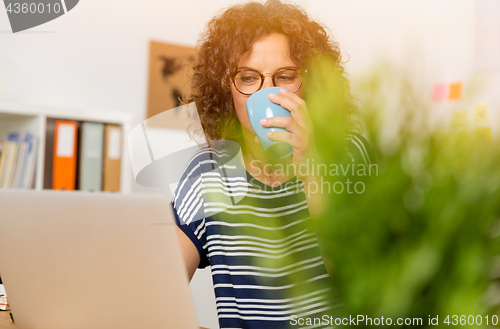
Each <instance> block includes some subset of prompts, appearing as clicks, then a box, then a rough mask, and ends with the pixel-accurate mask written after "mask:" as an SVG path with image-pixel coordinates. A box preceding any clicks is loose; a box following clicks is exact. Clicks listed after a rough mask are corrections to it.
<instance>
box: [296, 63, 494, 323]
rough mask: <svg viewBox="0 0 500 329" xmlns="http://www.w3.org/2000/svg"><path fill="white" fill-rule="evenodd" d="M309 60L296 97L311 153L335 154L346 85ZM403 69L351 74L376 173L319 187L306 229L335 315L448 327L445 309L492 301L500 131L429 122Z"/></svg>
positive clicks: (329, 159)
mask: <svg viewBox="0 0 500 329" xmlns="http://www.w3.org/2000/svg"><path fill="white" fill-rule="evenodd" d="M310 72H311V74H310V78H311V79H310V81H309V82H307V81H306V84H305V86H306V87H309V88H307V89H306V94H305V97H306V103H307V104H308V109H309V113H310V116H311V119H312V120H313V122H314V126H315V133H316V139H317V141H316V143H317V149H318V154H319V155H320V158H321V162H323V163H327V164H328V163H337V164H338V163H342V162H345V161H346V160H348V159H346V158H345V152H344V150H345V141H344V139H343V138H342V136H343V134H345V133H346V131H345V129H346V127H345V126H344V125H342V123H341V122H342V119H343V115H344V114H343V108H344V107H345V106H346V104H345V97H344V95H343V94H342V93H341V92H335V91H338V90H343V89H342V88H345V86H344V85H343V84H342V79H340V78H339V76H337V70H336V69H335V66H334V65H333V64H331V63H329V62H326V61H325V62H321V63H320V64H318V65H316V66H315V67H313V68H312V69H310ZM314 81H321V84H319V83H314ZM413 81H416V79H414V77H412V76H411V75H410V74H406V73H402V72H400V71H398V70H396V69H394V68H391V67H390V66H387V65H386V66H381V68H380V69H379V70H377V71H375V72H373V73H372V74H370V75H369V76H368V77H366V78H365V79H364V80H363V82H362V83H360V84H359V86H360V87H359V90H358V91H357V93H356V94H357V95H358V98H359V102H358V107H359V120H360V121H361V122H362V123H363V128H364V135H365V136H366V137H367V138H368V140H369V141H370V143H371V146H372V147H373V151H374V153H375V154H376V158H377V164H378V175H372V176H371V177H358V178H355V180H356V179H357V180H362V181H363V183H364V184H365V186H366V190H365V192H364V193H362V194H356V193H353V194H348V193H346V192H344V193H341V194H336V193H323V194H322V195H321V196H322V198H323V200H324V202H325V203H326V205H327V206H326V210H325V212H324V214H323V216H321V218H318V219H317V221H316V228H315V229H316V231H317V232H318V237H319V239H320V243H321V246H322V252H323V258H324V260H325V264H326V265H327V267H328V268H329V271H330V274H331V276H332V278H333V283H334V286H335V289H336V293H337V294H338V296H339V299H340V302H341V303H342V304H343V307H342V308H341V311H340V312H341V314H339V315H337V316H349V315H352V316H356V315H365V316H369V317H381V316H384V318H387V317H390V318H393V319H395V318H399V317H401V318H407V317H410V318H413V317H419V318H422V319H423V324H424V326H427V321H428V317H429V315H430V316H431V317H436V316H439V326H446V327H449V326H448V325H447V324H444V323H443V321H444V319H445V318H446V316H447V315H458V316H459V317H460V316H461V315H465V316H468V315H474V316H476V315H483V316H485V315H488V314H489V316H490V317H491V315H492V314H499V313H500V312H499V309H498V307H499V306H498V304H497V303H498V297H499V296H498V294H499V291H500V289H498V287H499V286H500V285H499V280H498V279H499V276H500V273H499V272H500V271H499V270H498V264H497V265H496V266H497V269H496V270H495V269H494V267H495V264H494V263H495V262H494V260H495V258H494V256H495V255H500V243H499V239H500V237H499V236H500V232H499V231H500V221H499V220H500V189H499V185H500V148H499V145H500V143H499V141H498V140H493V141H492V140H489V139H486V138H484V137H483V138H481V137H480V136H476V135H475V133H474V131H469V130H467V129H462V130H449V129H440V128H430V126H429V125H428V121H429V120H428V115H427V114H428V111H429V104H428V103H427V102H426V100H425V98H424V99H422V96H421V93H420V91H419V90H418V88H419V86H417V85H416V84H415V82H413ZM388 90H389V91H390V92H387V91H388ZM388 106H392V107H396V108H397V109H398V111H397V113H394V112H393V113H392V114H389V115H388V114H387V111H385V110H386V107H388ZM388 136H389V137H388ZM325 179H327V180H329V181H330V182H331V183H332V184H333V183H334V182H336V181H339V180H340V181H342V180H345V177H339V176H333V177H325ZM496 259H497V260H498V258H496ZM495 289H496V290H495ZM450 320H451V319H450ZM483 321H484V320H483ZM358 327H359V326H358ZM377 327H381V326H377ZM391 327H397V326H396V325H394V324H393V325H392V326H391ZM409 327H411V326H409ZM467 327H474V326H473V325H472V326H469V325H467ZM482 327H484V322H483V326H482Z"/></svg>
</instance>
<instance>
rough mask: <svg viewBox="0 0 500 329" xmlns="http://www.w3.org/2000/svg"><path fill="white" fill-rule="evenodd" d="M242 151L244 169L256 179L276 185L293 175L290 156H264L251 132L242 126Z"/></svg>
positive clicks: (260, 146)
mask: <svg viewBox="0 0 500 329" xmlns="http://www.w3.org/2000/svg"><path fill="white" fill-rule="evenodd" d="M242 136H243V143H242V144H243V145H241V147H242V153H243V159H244V161H245V163H244V165H245V169H246V170H247V171H248V172H249V173H250V175H252V176H253V177H254V178H255V179H257V180H258V181H260V182H262V183H264V184H266V185H269V186H272V187H276V186H278V185H281V184H283V183H285V182H286V181H288V180H290V179H291V178H292V177H294V176H295V173H294V171H293V170H288V169H290V168H292V166H291V163H292V156H289V157H286V158H282V159H271V158H269V157H267V156H266V154H265V153H264V149H263V147H262V145H261V144H260V143H257V142H255V135H254V134H253V132H249V131H247V130H246V129H245V128H242Z"/></svg>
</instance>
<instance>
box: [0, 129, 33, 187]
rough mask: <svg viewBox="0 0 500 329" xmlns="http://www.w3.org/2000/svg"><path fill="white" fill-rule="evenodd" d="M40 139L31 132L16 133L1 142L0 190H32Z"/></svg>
mask: <svg viewBox="0 0 500 329" xmlns="http://www.w3.org/2000/svg"><path fill="white" fill-rule="evenodd" d="M37 148H38V139H37V138H36V137H35V136H33V135H32V134H31V133H29V132H14V133H10V134H8V135H7V139H6V140H5V141H3V142H0V188H32V187H33V186H34V183H35V167H36V158H37Z"/></svg>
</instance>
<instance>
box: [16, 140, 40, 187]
mask: <svg viewBox="0 0 500 329" xmlns="http://www.w3.org/2000/svg"><path fill="white" fill-rule="evenodd" d="M37 155H38V138H36V137H33V138H32V140H31V141H30V144H29V147H28V158H27V161H26V166H25V168H24V170H23V174H22V178H21V181H20V182H19V188H24V189H27V188H34V187H35V169H36V162H37V159H38V157H37Z"/></svg>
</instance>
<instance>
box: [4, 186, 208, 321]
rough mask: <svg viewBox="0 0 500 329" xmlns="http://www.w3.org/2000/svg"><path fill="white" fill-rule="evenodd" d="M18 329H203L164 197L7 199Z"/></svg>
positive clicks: (48, 194)
mask: <svg viewBox="0 0 500 329" xmlns="http://www.w3.org/2000/svg"><path fill="white" fill-rule="evenodd" d="M0 275H1V276H2V280H3V282H4V285H5V288H6V290H7V294H8V298H9V304H10V306H11V309H12V313H13V315H14V319H15V321H16V325H17V327H18V328H19V329H28V328H29V329H42V328H52V329H88V328H93V329H100V328H102V329H104V328H106V329H109V328H120V329H128V328H130V329H132V328H133V329H136V328H149V329H154V328H162V329H165V328H176V329H177V328H178V329H182V328H188V329H194V328H198V327H197V324H196V316H195V313H194V309H193V306H192V301H191V296H190V292H189V288H188V278H187V274H186V268H185V265H184V261H183V259H182V253H181V250H180V246H179V244H178V240H177V235H176V225H175V223H174V221H173V213H172V209H171V205H170V203H169V202H168V200H167V199H166V198H165V197H164V196H152V195H147V196H144V195H141V196H139V195H123V194H111V193H110V194H108V193H87V192H77V191H75V192H61V191H42V192H40V191H19V190H17V191H16V190H0Z"/></svg>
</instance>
